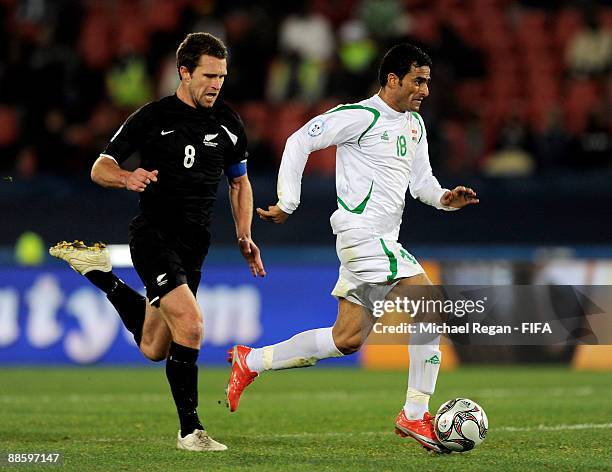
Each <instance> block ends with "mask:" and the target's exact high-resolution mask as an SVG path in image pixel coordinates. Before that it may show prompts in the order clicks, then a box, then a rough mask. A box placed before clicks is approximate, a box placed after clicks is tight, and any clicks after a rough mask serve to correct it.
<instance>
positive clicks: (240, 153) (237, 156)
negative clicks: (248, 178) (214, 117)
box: [221, 107, 248, 179]
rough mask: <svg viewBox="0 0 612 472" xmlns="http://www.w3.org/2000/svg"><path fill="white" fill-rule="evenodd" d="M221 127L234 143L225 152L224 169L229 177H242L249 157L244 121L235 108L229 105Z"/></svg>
mask: <svg viewBox="0 0 612 472" xmlns="http://www.w3.org/2000/svg"><path fill="white" fill-rule="evenodd" d="M221 129H222V130H223V131H222V133H225V134H226V136H227V137H228V138H229V140H230V141H231V144H232V146H231V147H230V150H229V151H228V152H227V153H225V156H224V162H223V171H224V173H225V175H226V177H227V178H228V179H233V178H236V177H240V176H241V175H244V174H246V168H247V158H248V152H247V137H246V132H245V130H244V123H243V122H242V119H241V118H240V116H239V115H238V114H237V113H236V112H235V111H234V110H232V109H230V108H229V107H227V108H226V109H225V110H224V113H223V119H222V120H221Z"/></svg>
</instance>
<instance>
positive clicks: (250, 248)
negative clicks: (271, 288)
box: [238, 236, 266, 277]
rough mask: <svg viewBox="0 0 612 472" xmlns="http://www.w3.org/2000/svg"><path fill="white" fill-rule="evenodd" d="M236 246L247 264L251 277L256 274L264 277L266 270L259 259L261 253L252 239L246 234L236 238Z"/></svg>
mask: <svg viewBox="0 0 612 472" xmlns="http://www.w3.org/2000/svg"><path fill="white" fill-rule="evenodd" d="M238 247H239V248H240V252H241V253H242V257H244V258H245V259H246V261H247V263H248V264H249V269H250V270H251V274H253V277H257V276H258V275H259V276H260V277H265V276H266V270H265V269H264V265H263V262H262V260H261V253H260V251H259V248H258V247H257V245H256V244H255V243H254V242H253V240H252V239H251V238H249V237H246V236H245V237H242V238H238Z"/></svg>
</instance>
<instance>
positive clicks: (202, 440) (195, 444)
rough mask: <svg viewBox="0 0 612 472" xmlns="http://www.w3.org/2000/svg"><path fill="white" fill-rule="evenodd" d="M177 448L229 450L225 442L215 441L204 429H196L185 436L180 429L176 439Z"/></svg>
mask: <svg viewBox="0 0 612 472" xmlns="http://www.w3.org/2000/svg"><path fill="white" fill-rule="evenodd" d="M176 448H177V449H182V450H184V451H198V452H205V451H225V450H227V446H226V445H225V444H221V443H220V442H217V441H215V440H214V439H213V438H211V437H210V436H209V435H208V433H207V432H206V431H205V430H202V429H196V430H194V431H193V433H191V434H188V435H187V436H185V437H184V438H182V437H181V432H180V431H179V432H178V437H177V439H176Z"/></svg>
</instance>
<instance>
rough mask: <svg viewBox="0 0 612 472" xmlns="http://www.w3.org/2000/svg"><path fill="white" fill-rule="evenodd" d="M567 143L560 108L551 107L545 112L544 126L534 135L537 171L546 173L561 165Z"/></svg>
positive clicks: (565, 153)
mask: <svg viewBox="0 0 612 472" xmlns="http://www.w3.org/2000/svg"><path fill="white" fill-rule="evenodd" d="M568 144H569V138H568V136H567V132H566V131H565V129H563V119H562V114H561V110H560V109H559V107H553V108H551V109H550V110H548V113H547V114H546V118H545V125H544V128H543V129H542V130H541V131H540V132H539V133H537V134H536V135H535V136H534V146H535V150H536V156H537V161H538V162H537V167H538V171H539V172H542V173H546V172H549V171H552V170H554V169H555V168H556V167H559V166H560V165H562V164H563V163H564V162H565V161H566V159H567V147H568Z"/></svg>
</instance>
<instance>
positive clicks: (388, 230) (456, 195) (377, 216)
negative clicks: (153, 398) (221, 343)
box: [227, 44, 478, 452]
mask: <svg viewBox="0 0 612 472" xmlns="http://www.w3.org/2000/svg"><path fill="white" fill-rule="evenodd" d="M430 79H431V59H430V58H429V56H428V55H427V54H425V53H424V52H423V51H421V50H420V49H419V48H417V47H415V46H412V45H409V44H400V45H397V46H394V47H393V48H391V49H390V50H389V51H388V52H387V53H386V55H385V56H384V58H383V60H382V63H381V66H380V70H379V81H380V85H381V89H380V91H379V92H378V93H377V94H376V95H374V96H372V97H370V98H368V99H366V100H363V101H361V102H359V103H355V104H350V105H339V106H337V107H336V108H333V109H331V110H329V111H328V112H326V113H323V114H322V115H319V116H317V117H315V118H313V119H312V120H310V121H309V122H308V123H306V124H305V125H304V126H303V127H302V128H300V129H299V130H298V131H296V132H295V133H294V134H293V135H291V137H289V139H288V140H287V144H286V146H285V150H284V153H283V157H282V162H281V166H280V170H279V174H278V185H277V190H278V203H277V204H276V205H273V206H269V207H268V210H267V211H266V210H262V209H259V208H258V209H257V212H258V214H259V216H260V217H261V218H262V219H264V220H266V221H272V222H275V223H284V222H285V221H286V220H287V218H288V217H289V215H291V214H292V213H293V212H294V211H295V210H296V209H297V207H298V205H299V203H300V190H301V188H300V187H301V180H302V174H303V171H304V167H305V165H306V161H307V159H308V156H309V154H310V153H311V152H313V151H316V150H319V149H324V148H326V147H329V146H332V145H336V146H337V151H336V191H337V200H338V209H337V210H336V211H335V212H334V214H333V215H332V217H331V220H330V221H331V225H332V228H333V231H334V234H335V235H336V238H337V240H336V241H337V242H336V250H337V253H338V258H339V259H340V263H341V265H340V271H339V277H338V282H337V283H336V286H335V288H334V289H333V291H332V295H334V296H335V297H336V298H337V299H338V317H337V320H336V322H335V324H334V326H333V327H329V328H320V329H314V330H309V331H305V332H302V333H299V334H297V335H296V336H294V337H292V338H291V339H288V340H286V341H283V342H281V343H278V344H275V345H272V346H265V347H263V348H257V349H254V348H250V347H247V346H235V347H234V348H233V349H232V350H230V351H229V359H228V360H229V361H230V362H232V372H231V375H230V379H229V383H228V386H227V403H228V406H229V408H230V410H231V411H235V410H236V409H237V408H238V403H239V401H240V395H241V394H242V392H243V390H244V389H245V388H246V387H247V386H248V385H249V384H250V383H251V382H252V381H253V380H254V379H255V377H257V376H258V375H259V374H260V373H261V372H264V371H267V370H279V369H289V368H295V367H306V366H310V365H314V364H315V363H316V362H317V361H318V360H319V359H325V358H328V357H339V356H343V355H347V354H352V353H354V352H356V351H357V350H359V348H360V347H361V345H362V344H363V342H364V341H365V339H366V338H367V336H368V334H369V333H370V330H371V329H372V325H373V323H374V321H375V318H374V317H373V316H372V311H373V303H374V301H375V300H384V299H385V298H388V297H390V296H391V295H393V294H394V293H397V294H399V293H401V289H402V288H405V289H409V288H410V287H414V286H426V285H431V282H430V280H429V278H428V277H427V275H426V274H425V272H424V271H423V268H422V267H421V265H420V264H419V263H418V262H417V261H416V259H415V258H414V257H413V256H412V255H411V254H410V253H409V252H408V251H406V250H405V249H404V248H403V247H402V245H401V244H400V243H399V242H398V241H397V239H398V235H399V230H400V224H401V222H402V214H403V211H404V205H405V196H406V191H407V190H410V194H411V195H412V196H413V197H414V198H416V199H418V200H421V201H422V202H424V203H427V204H429V205H431V206H434V207H435V208H438V209H441V210H449V211H450V210H457V209H459V208H462V207H464V206H466V205H470V204H474V203H478V199H477V198H476V193H475V192H474V191H473V190H472V189H470V188H466V187H461V186H459V187H456V188H455V189H453V190H447V189H445V188H442V187H441V186H440V184H439V183H438V180H437V179H436V178H435V177H434V176H433V174H432V170H431V165H430V163H429V153H428V147H427V133H426V130H425V124H424V123H423V119H422V118H421V116H420V115H419V114H418V111H419V109H420V106H421V102H422V101H423V99H424V98H426V97H427V96H428V95H429V83H430ZM432 338H433V339H432ZM439 342H440V337H439V336H437V337H434V336H432V335H427V336H425V337H421V339H419V335H418V334H413V335H412V336H411V340H410V347H409V352H410V368H409V377H408V391H407V395H406V403H405V405H404V407H403V408H402V410H401V411H400V413H399V415H398V416H397V419H396V424H395V427H396V432H397V433H398V434H400V435H401V436H412V437H414V438H415V439H416V440H417V441H419V442H420V443H421V444H422V445H423V446H425V447H426V448H427V449H431V450H434V451H436V452H446V451H445V448H444V447H443V446H442V445H441V444H440V443H439V442H438V440H437V439H436V436H435V434H434V432H433V425H432V416H431V415H430V414H429V412H428V409H429V404H428V402H429V397H430V395H431V394H432V393H433V391H434V388H435V384H436V378H437V376H438V369H439V367H440V360H441V353H440V350H439Z"/></svg>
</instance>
